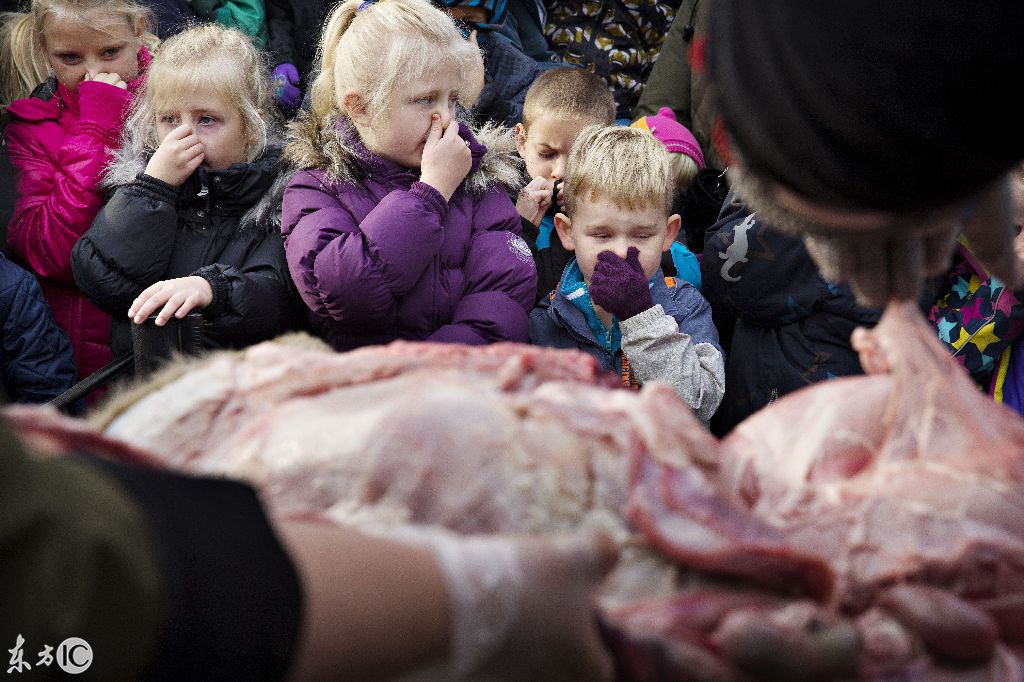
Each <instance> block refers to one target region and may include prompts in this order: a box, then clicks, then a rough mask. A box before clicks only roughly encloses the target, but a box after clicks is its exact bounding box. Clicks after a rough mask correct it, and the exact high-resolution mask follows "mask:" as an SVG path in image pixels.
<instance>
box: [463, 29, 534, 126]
mask: <svg viewBox="0 0 1024 682" xmlns="http://www.w3.org/2000/svg"><path fill="white" fill-rule="evenodd" d="M479 40H480V50H481V52H482V53H483V56H484V69H485V79H484V89H483V90H481V91H480V97H479V99H477V101H476V104H475V105H474V106H473V112H474V113H475V114H476V115H477V116H479V117H481V118H483V119H486V120H491V121H494V122H495V123H501V124H502V125H506V126H509V127H511V126H514V125H515V124H517V123H519V122H520V121H521V120H522V118H523V103H524V102H525V101H526V91H527V90H528V89H529V88H530V85H531V84H532V83H533V81H534V80H535V79H536V78H537V76H539V75H540V73H541V68H540V67H539V66H537V62H535V61H533V60H532V59H530V58H529V57H528V56H526V55H525V54H524V53H523V52H522V51H521V50H520V49H519V48H518V47H516V46H515V45H514V44H513V43H512V42H511V41H510V40H509V39H508V38H506V37H505V36H503V35H502V34H500V33H496V32H488V33H486V34H482V35H481V36H480V39H479Z"/></svg>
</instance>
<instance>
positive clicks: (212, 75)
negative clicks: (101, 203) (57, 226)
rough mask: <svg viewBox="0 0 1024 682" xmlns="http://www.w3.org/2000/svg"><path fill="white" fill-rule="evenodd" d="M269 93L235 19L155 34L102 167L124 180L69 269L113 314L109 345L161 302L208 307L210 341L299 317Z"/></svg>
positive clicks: (122, 340)
mask: <svg viewBox="0 0 1024 682" xmlns="http://www.w3.org/2000/svg"><path fill="white" fill-rule="evenodd" d="M270 106H271V100H270V92H269V82H268V80H267V77H266V68H265V65H264V63H263V61H262V57H261V55H260V53H259V52H257V51H256V49H255V48H254V47H253V46H252V44H251V42H250V41H249V39H248V38H247V37H246V36H244V35H243V34H241V33H239V32H238V31H235V30H232V29H226V28H223V27H221V26H218V25H215V24H207V25H202V26H198V27H195V28H193V29H190V30H188V31H185V32H183V33H181V34H179V35H177V36H175V37H173V38H171V39H170V40H168V41H167V42H166V43H164V44H163V46H162V47H161V49H160V52H159V55H158V56H157V57H156V58H155V59H154V60H153V64H152V66H151V68H150V72H149V78H148V83H147V86H146V90H145V93H144V95H143V96H141V97H140V99H139V101H138V102H137V103H136V105H135V109H134V111H133V113H132V116H131V118H130V119H129V121H128V124H127V125H126V128H125V130H126V133H125V135H126V140H125V143H124V145H123V146H122V149H121V151H120V152H119V157H118V159H117V161H116V163H115V164H114V165H113V166H112V167H111V168H110V170H109V172H108V174H107V176H106V180H105V183H106V184H107V185H108V186H112V187H116V191H115V192H114V194H113V196H112V197H111V199H110V201H109V202H108V203H107V205H106V206H105V207H104V208H103V210H102V211H101V212H100V213H99V215H98V216H97V217H96V220H95V221H94V222H93V224H92V227H91V228H90V229H89V231H88V232H86V234H85V235H84V236H83V237H82V238H81V240H79V242H78V244H77V245H76V246H75V249H74V252H73V254H72V266H73V270H74V274H75V281H76V282H77V283H78V285H79V286H80V287H81V288H82V290H83V291H84V292H85V294H86V296H88V298H89V300H91V301H92V302H93V303H95V304H96V305H97V306H99V307H100V308H102V309H103V310H106V311H107V312H109V313H110V314H112V315H113V316H114V325H113V327H112V330H111V337H112V338H111V343H112V346H113V350H114V356H115V357H118V356H119V355H121V354H123V353H125V352H127V351H128V350H129V344H130V341H129V329H130V323H131V322H132V321H134V322H136V323H143V322H145V321H146V319H147V318H148V317H149V316H150V315H154V314H155V315H156V324H157V325H163V324H166V323H167V321H168V320H169V319H170V318H171V316H174V317H176V318H179V319H180V318H182V317H184V316H185V315H186V314H188V313H189V312H190V311H192V310H194V309H198V310H200V311H201V312H202V314H203V318H204V334H205V337H206V338H205V342H206V343H207V345H209V346H212V347H225V346H232V347H239V346H245V345H249V344H252V343H255V342H258V341H262V340H265V339H268V338H271V337H273V336H276V335H278V334H280V333H281V332H283V331H286V330H288V329H290V328H293V326H294V324H295V321H296V320H297V319H298V318H297V315H296V311H297V308H296V302H297V297H296V295H295V293H294V288H293V286H292V283H291V278H290V276H289V274H288V268H287V264H286V262H285V257H284V248H283V245H282V241H281V235H280V229H279V225H280V210H279V206H280V195H281V189H282V188H283V185H284V182H283V179H279V175H280V170H279V169H280V157H281V150H280V148H279V147H277V146H275V145H273V144H269V143H268V120H269V119H270V113H269V112H270Z"/></svg>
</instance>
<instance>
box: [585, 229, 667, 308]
mask: <svg viewBox="0 0 1024 682" xmlns="http://www.w3.org/2000/svg"><path fill="white" fill-rule="evenodd" d="M590 299H591V300H592V301H593V302H594V303H596V304H597V305H599V306H601V307H602V308H604V309H605V310H607V311H608V312H610V313H611V314H612V315H614V316H615V317H617V318H619V319H620V320H628V319H629V318H631V317H633V316H634V315H638V314H640V313H642V312H643V311H645V310H647V309H648V308H651V307H653V306H654V299H652V298H651V287H650V286H648V280H647V275H645V274H644V269H643V267H642V266H641V265H640V251H639V249H637V248H636V247H635V246H631V247H629V250H628V251H627V252H626V260H622V259H621V258H619V257H618V256H616V255H615V254H614V253H612V252H611V251H602V252H601V253H599V254H597V263H596V264H595V265H594V274H593V275H591V276H590Z"/></svg>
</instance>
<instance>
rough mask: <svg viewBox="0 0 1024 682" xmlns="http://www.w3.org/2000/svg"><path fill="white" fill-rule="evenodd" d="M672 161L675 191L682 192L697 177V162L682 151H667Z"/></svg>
mask: <svg viewBox="0 0 1024 682" xmlns="http://www.w3.org/2000/svg"><path fill="white" fill-rule="evenodd" d="M668 156H669V159H670V160H671V162H672V175H673V177H675V179H676V192H677V193H678V194H683V193H685V192H686V190H688V189H690V183H692V182H693V179H694V178H695V177H697V171H698V170H700V169H699V168H697V162H696V161H694V160H693V159H692V158H690V157H689V156H687V155H686V154H683V153H682V152H669V154H668Z"/></svg>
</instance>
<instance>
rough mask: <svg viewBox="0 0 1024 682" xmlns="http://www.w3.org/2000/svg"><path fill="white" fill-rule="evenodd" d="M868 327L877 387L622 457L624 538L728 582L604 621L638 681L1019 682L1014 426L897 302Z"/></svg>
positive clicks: (791, 399)
mask: <svg viewBox="0 0 1024 682" xmlns="http://www.w3.org/2000/svg"><path fill="white" fill-rule="evenodd" d="M874 334H875V337H876V340H877V342H878V347H879V348H880V349H881V352H883V353H884V354H885V355H886V359H887V361H888V364H889V365H890V366H891V367H892V373H891V374H886V375H876V376H868V377H855V378H845V379H839V380H835V381H831V382H827V383H825V384H819V385H817V386H814V387H812V388H809V389H805V390H803V391H799V392H797V393H795V394H792V395H791V396H787V397H786V398H784V399H783V400H780V401H778V402H777V403H775V404H773V405H771V406H770V407H768V408H767V409H765V410H763V411H761V412H760V413H758V414H756V415H754V416H752V417H751V418H749V419H747V420H746V421H745V422H743V423H742V424H740V425H739V426H738V427H737V429H736V430H735V431H734V432H733V433H732V434H730V435H729V436H728V437H727V438H725V439H724V440H723V441H721V442H720V443H717V442H704V443H701V444H700V446H699V448H698V449H694V450H691V451H689V452H688V453H687V454H686V457H685V458H684V459H682V460H674V459H672V457H670V456H665V455H661V454H658V453H655V454H653V455H635V456H634V458H633V465H632V473H631V479H632V486H633V491H632V496H631V500H630V503H629V505H628V516H629V518H630V519H631V520H632V521H633V523H634V524H635V525H636V527H637V528H639V529H640V530H641V531H642V532H643V534H644V535H645V536H646V537H647V538H648V539H649V540H650V542H651V543H652V544H653V545H654V546H655V547H657V548H658V549H659V550H660V551H661V552H663V553H664V554H665V555H667V556H670V557H672V558H674V559H675V560H677V561H678V562H680V563H681V564H683V565H685V566H688V567H691V568H693V569H696V570H699V571H700V572H701V573H702V574H704V575H712V576H723V577H724V576H728V577H729V578H731V580H730V581H729V583H728V586H726V587H723V585H722V584H713V585H708V584H702V585H699V586H695V587H693V588H691V589H689V590H686V591H684V592H682V593H680V594H679V595H676V596H675V597H673V598H671V599H667V600H656V601H645V602H642V603H638V604H632V605H629V606H627V607H624V608H621V609H611V610H609V611H608V612H607V613H606V621H607V623H609V625H610V629H611V630H612V631H613V632H614V633H615V637H613V640H614V641H618V642H620V643H621V644H622V646H621V647H620V655H621V656H622V658H623V660H625V661H627V662H629V665H631V666H632V671H633V673H634V675H635V676H636V677H641V678H644V677H646V678H657V677H659V676H664V677H665V679H670V678H671V679H746V678H750V677H763V678H764V679H784V678H792V679H836V678H852V677H864V678H870V679H874V678H894V677H895V678H898V679H907V678H916V679H933V678H934V677H935V676H938V675H943V676H950V675H961V674H962V675H968V674H969V675H976V676H977V678H978V679H1024V668H1022V665H1021V662H1020V658H1019V657H1018V654H1017V653H1016V651H1015V648H1016V647H1018V646H1020V645H1022V644H1024V421H1022V420H1021V419H1020V418H1019V417H1018V416H1016V415H1015V414H1013V413H1011V412H1010V411H1009V410H1006V409H1004V408H1003V407H1002V406H999V405H995V404H993V403H992V401H991V400H990V399H988V398H987V397H985V396H984V395H981V394H980V393H979V392H978V391H977V389H976V388H975V387H974V385H973V384H972V383H971V381H970V380H969V379H968V378H967V377H966V375H965V374H964V373H963V372H962V371H961V370H960V369H959V368H958V367H957V366H956V365H955V364H954V363H953V361H952V360H951V359H950V358H949V357H948V355H946V353H945V352H944V351H943V349H942V348H941V346H940V345H939V344H938V342H937V341H936V340H935V339H934V338H933V337H934V332H933V331H931V330H929V329H928V328H927V327H926V326H925V323H924V321H923V320H922V319H921V318H920V315H919V314H918V313H917V312H916V311H915V310H913V308H908V307H906V306H893V307H891V308H890V309H889V310H888V311H887V312H886V315H885V316H884V317H883V320H882V322H881V323H880V324H879V325H878V327H877V328H876V330H875V332H874ZM738 584H742V585H743V587H742V588H740V587H738Z"/></svg>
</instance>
